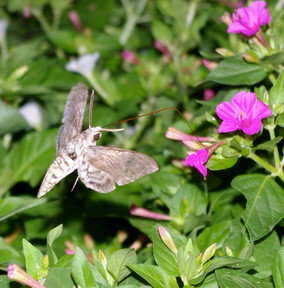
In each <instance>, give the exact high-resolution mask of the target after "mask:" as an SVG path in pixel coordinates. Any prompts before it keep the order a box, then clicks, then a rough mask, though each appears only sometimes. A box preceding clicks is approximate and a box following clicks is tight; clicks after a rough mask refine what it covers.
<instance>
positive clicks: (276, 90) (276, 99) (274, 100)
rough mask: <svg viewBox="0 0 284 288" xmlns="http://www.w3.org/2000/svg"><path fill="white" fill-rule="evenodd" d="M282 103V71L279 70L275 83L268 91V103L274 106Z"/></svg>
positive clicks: (283, 81)
mask: <svg viewBox="0 0 284 288" xmlns="http://www.w3.org/2000/svg"><path fill="white" fill-rule="evenodd" d="M280 103H282V104H283V103H284V72H283V70H281V72H280V74H279V76H278V78H277V81H276V83H275V84H274V85H273V87H272V88H271V89H270V92H269V104H270V105H272V107H273V108H274V107H275V106H276V105H277V104H280Z"/></svg>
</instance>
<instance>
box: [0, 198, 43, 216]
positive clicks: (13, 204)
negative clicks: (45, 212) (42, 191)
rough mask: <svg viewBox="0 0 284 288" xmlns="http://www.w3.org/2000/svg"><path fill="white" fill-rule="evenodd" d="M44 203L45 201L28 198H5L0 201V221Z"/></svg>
mask: <svg viewBox="0 0 284 288" xmlns="http://www.w3.org/2000/svg"><path fill="white" fill-rule="evenodd" d="M46 202H47V199H43V198H42V199H35V198H33V197H29V196H18V197H13V196H10V197H5V198H3V199H1V200H0V221H3V220H5V219H7V218H9V217H12V216H14V215H16V214H18V213H20V212H23V211H26V210H28V209H30V208H33V207H36V206H39V205H42V204H44V203H46Z"/></svg>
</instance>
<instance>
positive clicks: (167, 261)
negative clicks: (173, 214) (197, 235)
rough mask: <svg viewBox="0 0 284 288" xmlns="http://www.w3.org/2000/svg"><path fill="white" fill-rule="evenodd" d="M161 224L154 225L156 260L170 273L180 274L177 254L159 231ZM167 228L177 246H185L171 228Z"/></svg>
mask: <svg viewBox="0 0 284 288" xmlns="http://www.w3.org/2000/svg"><path fill="white" fill-rule="evenodd" d="M159 226H160V225H159V224H156V225H155V226H154V227H153V253H154V258H155V261H156V262H157V264H158V265H159V266H161V267H162V268H163V269H164V270H165V271H166V272H167V273H168V274H169V275H171V276H179V270H178V266H177V263H176V259H175V255H174V253H173V252H172V251H171V250H170V249H169V248H168V247H167V246H166V245H165V244H164V242H163V241H162V239H161V237H160V234H159V232H158V227H159ZM166 230H167V231H168V232H169V233H170V234H171V236H172V238H173V240H174V242H175V245H176V247H177V248H179V247H181V246H184V243H183V242H182V241H181V240H180V239H179V238H178V237H177V236H176V235H175V234H174V233H172V232H171V231H170V229H168V228H167V229H166Z"/></svg>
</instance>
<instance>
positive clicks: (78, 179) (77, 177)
mask: <svg viewBox="0 0 284 288" xmlns="http://www.w3.org/2000/svg"><path fill="white" fill-rule="evenodd" d="M78 180H79V175H78V177H77V178H76V180H75V183H74V185H73V187H72V189H71V192H73V190H74V188H75V186H76V184H77V182H78Z"/></svg>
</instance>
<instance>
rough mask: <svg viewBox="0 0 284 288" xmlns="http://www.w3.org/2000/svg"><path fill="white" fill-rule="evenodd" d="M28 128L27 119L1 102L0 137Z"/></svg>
mask: <svg viewBox="0 0 284 288" xmlns="http://www.w3.org/2000/svg"><path fill="white" fill-rule="evenodd" d="M26 127H28V124H27V122H26V120H25V118H24V117H23V116H22V115H21V114H20V113H19V112H18V111H17V110H16V109H14V108H12V107H10V106H8V105H6V104H5V103H4V102H3V101H0V135H3V134H5V133H14V132H17V131H20V130H21V129H23V128H26Z"/></svg>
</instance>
